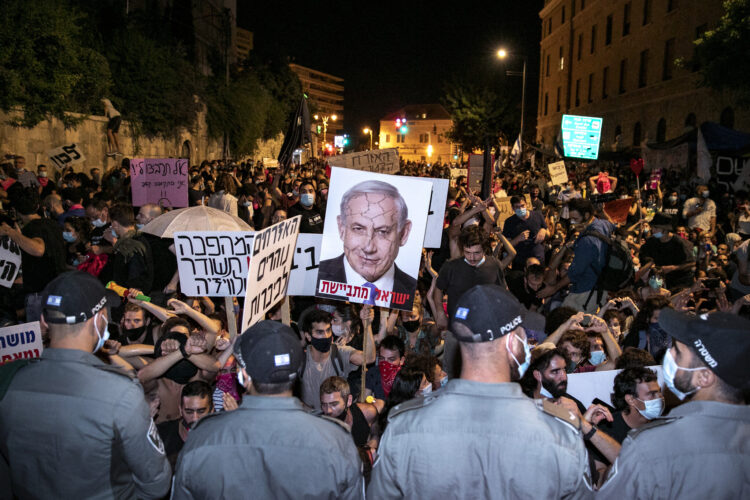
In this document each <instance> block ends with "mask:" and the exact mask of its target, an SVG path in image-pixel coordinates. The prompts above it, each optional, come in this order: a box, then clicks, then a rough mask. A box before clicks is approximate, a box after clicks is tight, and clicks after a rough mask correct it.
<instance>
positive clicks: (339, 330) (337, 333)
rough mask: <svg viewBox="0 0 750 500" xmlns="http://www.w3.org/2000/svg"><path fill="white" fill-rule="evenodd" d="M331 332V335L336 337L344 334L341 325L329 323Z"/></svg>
mask: <svg viewBox="0 0 750 500" xmlns="http://www.w3.org/2000/svg"><path fill="white" fill-rule="evenodd" d="M331 330H332V331H333V334H334V335H335V336H337V337H341V336H342V335H343V334H344V327H343V326H341V325H336V324H333V323H331Z"/></svg>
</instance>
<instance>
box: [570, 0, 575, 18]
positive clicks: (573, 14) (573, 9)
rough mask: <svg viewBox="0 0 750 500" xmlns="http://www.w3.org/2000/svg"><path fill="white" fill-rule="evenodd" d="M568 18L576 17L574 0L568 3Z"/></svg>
mask: <svg viewBox="0 0 750 500" xmlns="http://www.w3.org/2000/svg"><path fill="white" fill-rule="evenodd" d="M570 17H576V0H573V1H572V2H570Z"/></svg>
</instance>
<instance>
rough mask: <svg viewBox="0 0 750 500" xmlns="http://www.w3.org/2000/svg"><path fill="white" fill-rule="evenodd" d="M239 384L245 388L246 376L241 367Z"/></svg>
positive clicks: (238, 377)
mask: <svg viewBox="0 0 750 500" xmlns="http://www.w3.org/2000/svg"><path fill="white" fill-rule="evenodd" d="M237 382H239V384H240V385H241V386H242V387H245V376H244V375H243V374H242V369H241V368H239V367H238V368H237Z"/></svg>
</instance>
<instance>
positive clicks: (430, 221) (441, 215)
mask: <svg viewBox="0 0 750 500" xmlns="http://www.w3.org/2000/svg"><path fill="white" fill-rule="evenodd" d="M416 179H422V180H425V181H429V182H431V183H432V198H430V211H429V212H427V228H426V229H425V234H424V244H423V245H422V246H424V247H425V248H440V242H441V240H442V238H443V223H444V221H445V204H446V203H447V201H448V187H449V184H450V181H449V180H448V179H434V178H432V177H416Z"/></svg>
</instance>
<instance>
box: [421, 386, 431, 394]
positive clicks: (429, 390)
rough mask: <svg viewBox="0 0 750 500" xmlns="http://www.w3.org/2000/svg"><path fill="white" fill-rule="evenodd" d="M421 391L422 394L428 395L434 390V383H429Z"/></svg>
mask: <svg viewBox="0 0 750 500" xmlns="http://www.w3.org/2000/svg"><path fill="white" fill-rule="evenodd" d="M419 392H421V393H422V396H427V395H428V394H430V393H431V392H432V384H430V385H428V386H427V387H425V388H424V389H422V390H421V391H419Z"/></svg>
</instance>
